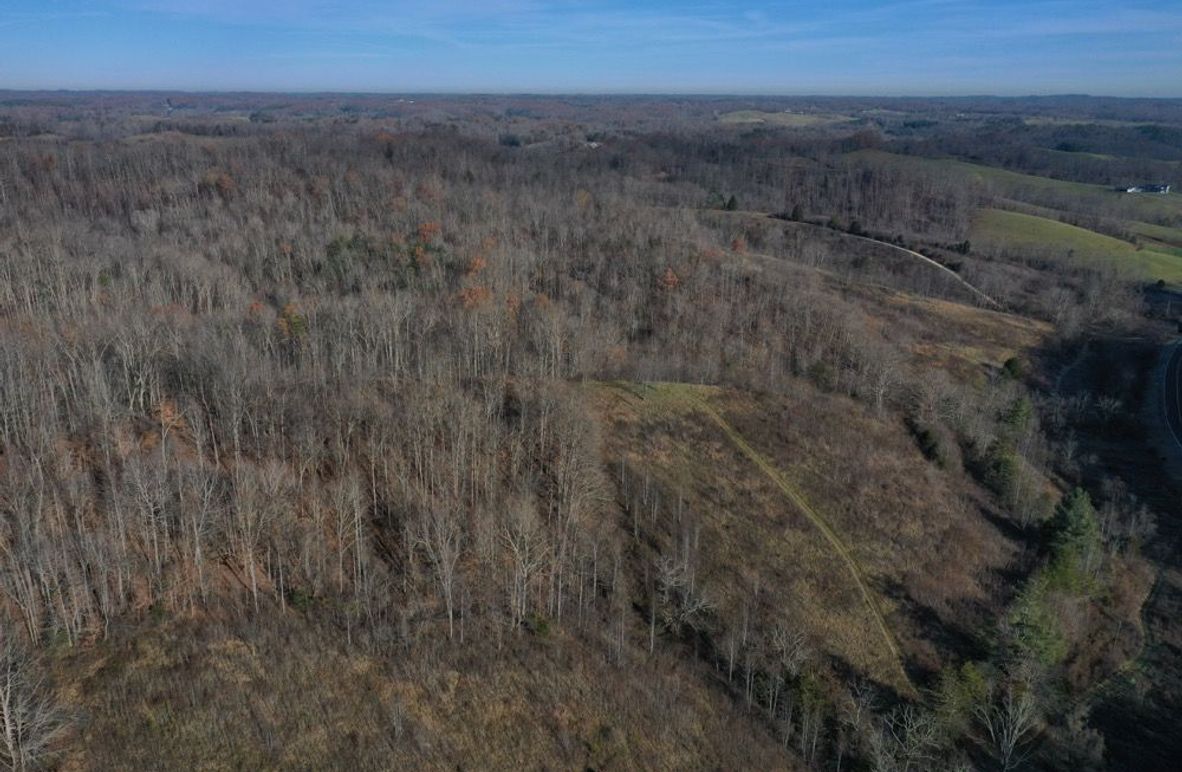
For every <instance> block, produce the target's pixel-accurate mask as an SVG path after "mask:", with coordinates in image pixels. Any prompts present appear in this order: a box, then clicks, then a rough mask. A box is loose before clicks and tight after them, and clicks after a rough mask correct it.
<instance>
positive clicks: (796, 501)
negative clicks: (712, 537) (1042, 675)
mask: <svg viewBox="0 0 1182 772" xmlns="http://www.w3.org/2000/svg"><path fill="white" fill-rule="evenodd" d="M627 390H628V391H629V392H631V393H632V394H634V395H635V396H638V397H640V398H641V399H642V400H644V401H645V402H648V403H649V404H650V405H651V406H653V407H655V408H656V409H658V410H662V409H663V410H672V411H677V412H692V413H697V414H699V415H702V416H705V417H706V418H707V419H709V421H710V422H711V423H713V424H714V425H715V426H716V427H718V428H719V429H720V430H721V431H722V432H723V434H724V435H725V436H726V438H727V440H729V442H730V443H731V445H733V446H734V448H735V449H737V450H738V451H739V453H740V454H741V455H742V456H743V457H744V458H746V459H747V460H748V461H750V462H751V463H753V464H754V465H755V467H756V468H757V469H758V470H759V471H760V473H762V474H763V475H764V476H765V477H766V478H767V479H768V480H769V481H770V482H771V483H772V484H773V485H774V486H775V488H776V489H778V490H779V492H780V493H781V494H783V496H784V498H786V499H787V500H788V501H789V503H790V504H791V505H792V506H793V508H795V509H796V510H797V511H798V512H799V513H800V514H802V515H803V516H804V517H805V518H806V519H807V520H808V521H809V522H810V523H811V524H812V525H813V526H814V527H816V529H817V531H819V532H820V533H821V534H822V535H823V537H824V540H825V542H826V543H827V544H828V548H829V550H830V551H831V553H832V555H833V556H834V557H836V558H838V559H839V563H840V564H841V565H842V567H843V571H844V572H845V573H847V574H848V576H849V578H850V579H852V580H853V583H854V585H856V587H857V590H858V593H859V594H860V595H861V598H862V600H863V601H864V603H865V606H866V609H867V610H868V611H869V613H870V615H871V617H872V618H873V620H874V626H875V627H876V628H877V633H878V636H877V637H878V638H879V639H880V641H881V649H882V654H883V655H884V659H885V660H889V661H890V663H891V665H890V666H891V669H892V670H893V671H894V673H893V677H892V678H891V680H892V681H893V682H894V685H895V686H896V688H898V689H900V690H901V691H902V692H905V693H908V694H911V695H914V694H916V693H917V691H916V688H915V685H914V684H913V683H912V682H911V679H910V677H909V676H908V675H907V671H906V669H905V668H904V666H903V655H902V653H901V651H900V648H899V644H898V642H897V641H896V639H895V636H894V634H893V633H892V632H891V629H890V628H889V627H888V625H887V623H886V618H885V615H884V613H883V611H882V604H881V602H880V600H879V598H878V595H877V593H876V592H875V590H874V589H873V588H872V587H871V586H870V584H869V582H868V580H867V579H866V571H865V570H864V569H863V567H862V566H861V565H860V564H859V563H858V560H857V559H856V558H855V556H854V554H853V551H852V550H851V548H850V546H849V545H848V544H847V543H846V542H845V540H844V539H843V538H842V536H841V535H840V534H839V533H838V532H837V530H836V529H834V527H833V526H832V525H831V524H830V522H829V521H828V519H827V518H826V517H825V516H824V515H823V514H821V512H819V511H818V510H817V509H816V508H815V507H814V506H813V505H812V504H811V503H810V502H809V501H808V499H807V498H806V497H805V496H804V494H803V493H802V492H801V490H800V489H799V487H798V486H796V485H795V484H793V483H792V482H791V481H790V480H789V479H788V478H787V477H786V476H785V475H784V474H783V473H782V472H781V471H780V470H779V469H778V468H777V466H776V465H775V464H774V463H773V462H772V461H770V460H769V459H768V457H767V456H766V455H764V454H763V453H761V452H760V451H759V450H757V449H756V448H755V447H753V446H752V445H751V444H750V443H749V442H748V441H747V439H746V438H745V437H744V436H743V435H742V434H741V433H740V432H739V431H738V430H736V429H735V428H734V426H732V425H731V423H730V422H729V421H727V420H726V419H725V418H724V417H723V415H722V414H721V413H720V412H719V411H718V410H716V409H715V408H714V407H713V406H712V405H710V403H709V402H708V401H707V397H708V396H709V395H710V394H711V393H712V389H711V388H710V387H702V386H694V385H691V384H682V383H645V384H635V385H632V386H631V387H630V388H628V389H627Z"/></svg>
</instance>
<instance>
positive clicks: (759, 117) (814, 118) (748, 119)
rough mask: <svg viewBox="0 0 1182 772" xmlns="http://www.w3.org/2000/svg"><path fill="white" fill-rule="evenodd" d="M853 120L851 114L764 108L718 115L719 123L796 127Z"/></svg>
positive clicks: (802, 127)
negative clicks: (797, 111) (785, 111)
mask: <svg viewBox="0 0 1182 772" xmlns="http://www.w3.org/2000/svg"><path fill="white" fill-rule="evenodd" d="M852 120H854V119H853V118H852V117H851V116H849V115H838V114H835V113H784V112H780V113H773V112H765V111H763V110H735V111H734V112H730V113H724V114H722V115H720V116H718V122H719V123H725V124H729V125H739V126H741V125H749V124H750V125H766V126H783V127H785V128H795V129H805V128H811V127H814V126H830V125H833V124H836V123H849V122H850V121H852Z"/></svg>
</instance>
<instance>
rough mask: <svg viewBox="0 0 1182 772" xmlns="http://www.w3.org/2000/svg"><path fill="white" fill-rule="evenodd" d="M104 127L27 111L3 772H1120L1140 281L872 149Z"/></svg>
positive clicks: (867, 143)
mask: <svg viewBox="0 0 1182 772" xmlns="http://www.w3.org/2000/svg"><path fill="white" fill-rule="evenodd" d="M110 99H111V100H112V101H111V102H106V103H105V102H104V101H103V99H101V98H95V100H96V101H94V102H89V103H88V102H85V101H82V102H80V103H79V104H78V105H77V106H75V107H71V108H70V109H71V110H75V111H76V112H77V113H78V114H77V115H74V116H70V115H64V114H62V112H61V110H62V109H63V108H60V107H53V106H49V107H47V106H46V105H45V104H32V105H29V104H22V105H10V106H9V107H8V108H5V109H7V110H8V119H7V121H6V123H5V125H7V126H8V127H9V130H8V131H7V132H6V134H7V135H8V136H5V137H4V138H3V139H2V140H0V395H2V399H0V619H2V625H3V631H4V635H3V639H4V655H3V665H4V666H5V667H6V668H7V672H8V674H9V676H10V678H9V680H8V681H6V682H5V685H0V726H3V728H4V730H5V731H4V733H3V734H4V743H5V745H4V747H3V748H0V757H3V759H4V761H5V762H6V763H9V764H11V765H12V766H14V767H16V768H20V769H25V768H33V767H36V766H38V765H41V764H45V765H49V766H55V765H57V766H61V767H62V768H68V769H108V768H177V767H190V766H194V767H195V766H203V767H206V766H208V767H217V768H223V767H237V768H278V767H283V768H287V767H319V766H324V765H327V764H347V765H349V766H351V767H357V768H387V767H390V766H432V767H445V766H448V767H467V768H471V767H477V768H480V767H499V768H511V767H522V766H527V767H533V766H539V767H554V766H557V767H575V766H581V767H585V768H617V767H663V768H684V767H690V766H703V767H705V766H709V767H718V768H798V767H800V768H803V767H809V766H811V767H813V768H826V769H827V768H847V767H849V766H850V765H854V766H855V767H856V768H874V769H930V768H974V767H975V768H994V767H997V768H1014V767H1016V766H1018V765H1019V764H1026V765H1035V766H1042V767H1047V768H1051V767H1060V765H1062V764H1064V763H1066V761H1065V760H1068V759H1070V760H1072V762H1073V763H1076V764H1079V765H1084V766H1085V767H1086V765H1089V764H1092V765H1100V764H1102V763H1103V760H1104V737H1103V734H1102V727H1097V726H1096V725H1094V724H1089V720H1088V710H1089V708H1090V706H1091V704H1092V699H1093V694H1094V690H1095V689H1096V688H1097V687H1098V686H1100V685H1102V684H1104V683H1106V682H1107V681H1108V679H1110V678H1112V677H1113V676H1114V675H1115V674H1119V673H1121V672H1123V669H1125V668H1126V667H1127V663H1128V662H1129V661H1131V660H1132V659H1133V658H1134V657H1136V655H1137V654H1138V652H1139V651H1140V648H1141V646H1142V645H1143V644H1144V642H1145V631H1144V629H1143V625H1142V621H1141V607H1142V604H1143V602H1144V601H1145V598H1146V596H1147V595H1148V593H1149V591H1150V586H1151V584H1152V583H1153V576H1154V568H1153V566H1152V565H1151V564H1150V562H1149V561H1148V560H1147V559H1146V558H1145V557H1144V556H1143V555H1142V550H1141V548H1142V546H1143V545H1144V544H1145V543H1146V540H1147V539H1149V538H1150V537H1151V534H1152V532H1153V530H1152V521H1153V515H1152V513H1151V510H1153V509H1155V508H1156V507H1157V505H1156V504H1155V503H1154V501H1153V500H1152V497H1147V496H1146V495H1144V494H1139V493H1138V492H1137V491H1135V490H1134V491H1130V490H1129V484H1130V482H1129V481H1127V480H1120V479H1118V478H1119V474H1105V473H1103V472H1098V471H1097V469H1098V467H1100V466H1102V465H1103V463H1104V458H1105V456H1104V453H1105V452H1113V451H1112V443H1113V442H1118V440H1115V439H1113V438H1114V437H1119V436H1120V435H1121V432H1127V431H1138V430H1136V429H1133V430H1130V429H1128V426H1129V424H1130V422H1131V423H1133V424H1135V423H1136V418H1135V416H1136V414H1137V411H1138V410H1139V409H1140V405H1141V404H1142V400H1143V399H1144V390H1143V386H1144V384H1143V382H1142V380H1140V379H1141V378H1142V376H1141V375H1139V374H1138V373H1139V372H1140V371H1139V370H1138V369H1137V368H1143V367H1144V366H1145V365H1146V362H1144V361H1141V362H1136V361H1122V362H1118V364H1117V365H1116V366H1115V367H1114V369H1113V371H1112V373H1109V374H1108V376H1110V377H1105V378H1103V379H1101V378H1099V377H1098V376H1097V377H1096V379H1095V380H1094V381H1089V380H1087V379H1086V378H1084V377H1082V376H1078V374H1077V375H1070V374H1068V375H1067V376H1064V375H1063V373H1070V370H1069V367H1068V366H1069V365H1071V363H1072V362H1073V361H1075V360H1077V359H1078V358H1080V357H1083V356H1085V354H1084V353H1081V347H1084V346H1085V345H1086V344H1085V341H1087V340H1089V339H1091V338H1094V337H1096V336H1106V337H1108V338H1116V337H1120V336H1129V335H1137V336H1150V337H1152V335H1156V334H1158V333H1157V332H1148V333H1147V332H1145V328H1144V325H1145V324H1147V322H1145V320H1144V308H1143V306H1142V300H1141V287H1140V285H1139V284H1138V277H1136V276H1130V275H1129V274H1128V273H1127V272H1125V271H1123V270H1122V269H1120V268H1119V267H1116V266H1114V265H1113V264H1111V263H1109V262H1106V261H1105V260H1103V259H1087V260H1083V259H1075V256H1074V255H1071V256H1069V257H1066V258H1063V259H1060V257H1059V255H1058V253H1057V252H1055V250H1054V248H1053V247H1050V248H1049V250H1050V251H1048V252H1047V253H1046V254H1045V255H1034V254H1032V253H1031V252H1029V251H1026V252H1022V251H1020V250H1018V251H1015V250H1013V249H1010V247H1008V246H1007V243H1006V242H1004V238H1003V237H1001V236H998V237H997V238H996V239H994V241H992V242H991V243H990V244H989V245H988V248H987V249H986V248H979V247H977V246H975V245H974V244H973V243H971V236H972V228H973V227H974V222H975V221H978V222H979V220H976V219H975V218H979V217H980V216H981V213H982V212H986V211H994V210H993V207H997V206H1004V205H1005V200H1003V199H1005V197H1004V196H1002V195H999V192H998V191H997V190H996V188H995V186H992V185H990V184H988V183H987V182H982V181H979V180H976V181H975V180H972V179H969V178H964V177H956V176H950V175H947V174H943V173H941V172H940V170H939V168H932V167H930V166H928V165H926V164H925V163H922V162H921V163H899V162H897V161H896V160H894V159H892V158H891V157H887V155H886V154H883V153H878V152H867V148H875V147H881V146H882V145H883V143H884V142H888V141H890V140H889V132H888V135H887V137H886V138H884V135H882V134H881V133H878V132H879V130H878V129H876V128H874V127H869V128H868V127H867V126H865V125H854V126H844V125H840V126H825V127H824V128H821V129H812V128H810V129H806V130H799V131H798V130H792V129H786V130H782V131H780V130H759V131H748V130H746V129H742V128H735V127H733V126H732V127H727V126H723V127H719V126H717V125H715V124H714V123H713V122H712V121H711V120H709V114H708V113H707V115H706V116H705V117H703V116H702V115H701V114H700V113H695V115H696V117H695V118H694V119H693V120H688V119H687V121H686V122H685V123H684V125H679V124H677V122H676V119H675V117H668V116H670V115H673V116H675V115H676V113H675V112H661V111H662V110H669V109H670V108H668V106H667V105H662V104H661V103H660V102H655V103H654V107H653V108H652V111H651V112H650V113H649V115H648V120H654V119H653V115H661V116H665V117H664V118H663V122H664V123H665V124H671V126H670V125H661V126H656V127H654V126H647V127H645V123H644V122H643V121H640V120H639V119H638V120H637V122H636V124H635V125H636V126H637V127H644V128H643V129H642V128H633V129H631V130H628V131H623V130H620V129H619V125H624V124H627V121H628V118H629V116H630V115H632V114H633V113H634V112H638V111H639V108H638V107H637V105H635V104H633V103H631V102H624V103H623V104H622V105H621V106H619V108H618V109H619V111H620V112H619V113H612V110H613V109H615V108H613V105H612V103H611V102H610V100H604V101H603V102H602V104H601V105H592V106H591V107H588V106H587V105H584V104H576V105H575V106H574V107H571V106H570V105H566V104H565V103H563V102H560V101H557V100H556V101H555V102H553V103H550V102H547V101H546V100H538V102H537V103H536V104H531V105H530V108H529V111H526V112H517V113H509V112H504V113H502V112H498V110H500V108H499V107H496V106H487V105H483V104H482V103H480V102H477V103H476V104H477V107H471V106H468V107H463V108H455V109H454V112H453V113H452V114H448V113H447V110H448V109H450V108H448V107H447V105H446V104H444V105H443V106H439V105H433V106H432V107H431V108H430V109H431V110H434V111H440V112H439V114H436V113H426V114H417V115H412V116H407V115H383V114H382V113H381V112H380V111H376V110H373V109H369V107H366V108H365V109H361V110H359V111H358V112H356V113H351V114H347V115H345V116H344V117H342V116H341V115H339V114H337V113H334V112H333V111H332V110H331V109H329V108H328V107H326V106H324V105H314V106H313V107H311V108H299V109H297V108H290V107H289V108H285V110H286V111H285V110H279V111H277V112H276V114H275V115H271V116H269V117H268V116H265V115H263V114H260V113H258V112H257V111H253V114H251V113H250V112H248V111H247V110H246V109H245V108H242V107H239V106H235V105H231V106H230V107H227V108H225V112H224V113H218V112H213V113H206V112H203V111H201V110H193V111H192V113H191V114H190V113H187V112H186V111H185V110H184V109H183V108H182V109H179V110H176V108H172V107H170V109H169V110H168V111H167V112H168V114H167V115H166V116H162V117H157V118H154V119H152V120H148V118H147V117H145V116H144V114H143V112H142V109H143V108H142V106H140V105H133V106H128V105H124V104H121V103H119V102H118V101H117V100H115V97H111V98H110ZM170 104H171V103H170ZM592 108H594V109H592ZM392 109H393V108H392ZM398 109H401V108H398ZM423 109H424V111H425V110H426V109H427V108H423ZM174 110H176V112H175V113H174ZM547 110H549V111H550V113H547V112H546V111H547ZM595 110H599V111H601V112H602V113H603V115H602V116H600V117H596V118H593V119H592V118H588V117H587V116H588V113H589V112H590V113H591V114H595ZM235 111H238V112H235ZM293 111H294V112H295V113H296V114H293ZM239 113H241V114H239ZM445 116H446V117H445ZM954 140H955V141H960V140H959V137H956V138H952V139H949V140H948V143H949V144H952V143H953V141H954ZM893 149H895V150H904V149H906V148H905V147H904V146H903V145H899V146H898V147H894V148H893ZM1006 200H1008V199H1006ZM1030 205H1035V202H1031V203H1030ZM994 218H995V219H997V218H996V215H994ZM1167 219H1168V218H1167ZM1158 224H1159V226H1160V227H1163V228H1168V227H1170V225H1169V224H1167V223H1164V221H1163V222H1159V223H1158ZM1063 227H1067V226H1063ZM1130 249H1131V247H1130ZM1163 254H1164V253H1163ZM917 258H918V259H917ZM966 287H967V289H966ZM982 298H984V300H983V299H982ZM986 301H988V302H986ZM1121 368H1125V369H1124V371H1123V372H1125V373H1126V375H1127V377H1124V379H1123V380H1122V379H1121V378H1120V377H1117V376H1116V375H1115V373H1116V371H1117V370H1120V369H1121ZM1064 377H1066V378H1067V387H1071V389H1073V390H1069V389H1068V388H1067V387H1065V386H1064ZM1088 377H1092V376H1088ZM1122 422H1123V423H1122ZM1104 443H1109V445H1108V446H1107V447H1108V451H1105V449H1104V447H1105V446H1104ZM1105 478H1106V479H1107V482H1104V483H1103V484H1101V481H1102V479H1105ZM1147 499H1148V501H1147Z"/></svg>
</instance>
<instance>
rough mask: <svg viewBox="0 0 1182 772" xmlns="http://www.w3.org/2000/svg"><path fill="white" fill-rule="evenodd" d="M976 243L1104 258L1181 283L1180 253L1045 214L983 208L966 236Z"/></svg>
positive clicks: (1141, 275) (1143, 274)
mask: <svg viewBox="0 0 1182 772" xmlns="http://www.w3.org/2000/svg"><path fill="white" fill-rule="evenodd" d="M970 238H971V240H972V242H973V244H975V245H977V246H978V247H992V248H998V249H1010V250H1014V251H1018V252H1025V253H1029V254H1043V255H1047V256H1048V257H1052V258H1055V257H1066V258H1068V259H1076V260H1085V261H1107V262H1112V263H1114V264H1117V265H1120V266H1125V267H1127V269H1128V271H1129V273H1130V274H1131V275H1133V276H1136V277H1138V278H1144V279H1161V280H1163V281H1167V282H1171V283H1182V257H1180V256H1178V255H1176V254H1171V253H1170V252H1168V251H1158V250H1156V249H1137V248H1136V247H1135V246H1134V245H1132V244H1130V243H1128V242H1127V241H1121V240H1120V239H1115V238H1112V237H1111V236H1105V235H1103V234H1101V233H1096V232H1094V231H1090V230H1087V229H1086V228H1078V227H1076V226H1074V225H1068V224H1066V223H1061V222H1058V221H1056V220H1051V219H1048V218H1046V217H1036V216H1034V215H1029V214H1020V213H1018V212H1007V211H1003V210H1000V209H986V210H983V211H982V212H981V213H980V214H979V215H978V216H977V218H976V219H975V221H974V222H973V229H972V233H971V236H970Z"/></svg>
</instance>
